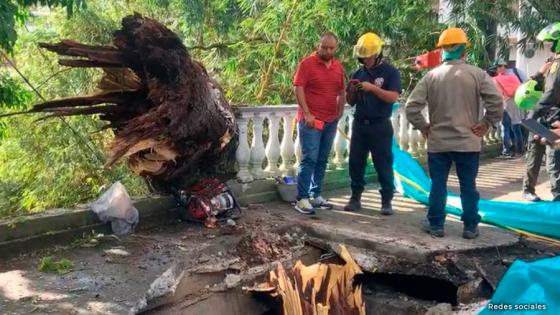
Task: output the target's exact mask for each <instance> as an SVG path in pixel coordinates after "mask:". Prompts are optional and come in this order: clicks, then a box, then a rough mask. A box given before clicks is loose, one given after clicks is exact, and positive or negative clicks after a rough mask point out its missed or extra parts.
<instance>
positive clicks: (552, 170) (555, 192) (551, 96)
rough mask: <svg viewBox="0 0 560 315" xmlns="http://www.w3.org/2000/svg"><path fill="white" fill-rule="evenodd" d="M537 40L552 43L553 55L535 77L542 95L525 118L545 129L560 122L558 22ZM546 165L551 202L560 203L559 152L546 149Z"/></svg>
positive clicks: (542, 32)
mask: <svg viewBox="0 0 560 315" xmlns="http://www.w3.org/2000/svg"><path fill="white" fill-rule="evenodd" d="M537 39H538V40H540V41H548V42H552V47H551V51H552V52H553V53H554V54H555V55H554V57H553V60H552V62H551V63H550V65H549V67H547V71H546V72H544V73H540V72H539V74H537V76H536V77H535V80H537V81H542V80H544V94H543V96H542V97H541V98H540V100H539V102H538V103H537V105H536V106H535V108H534V110H532V111H531V112H530V113H529V116H528V117H527V118H529V119H534V120H544V121H545V122H546V123H545V124H546V125H547V126H546V127H554V126H555V125H557V124H554V122H556V121H558V120H560V22H557V23H553V24H550V25H549V26H547V27H545V28H544V29H543V30H541V31H540V32H539V34H538V35H537ZM541 136H542V134H541ZM549 140H551V141H552V139H549ZM545 141H546V140H545ZM549 144H550V143H549ZM546 164H547V165H546V169H547V172H548V176H549V178H550V186H551V192H552V196H553V201H560V151H558V150H554V148H552V147H550V146H549V147H547V148H546Z"/></svg>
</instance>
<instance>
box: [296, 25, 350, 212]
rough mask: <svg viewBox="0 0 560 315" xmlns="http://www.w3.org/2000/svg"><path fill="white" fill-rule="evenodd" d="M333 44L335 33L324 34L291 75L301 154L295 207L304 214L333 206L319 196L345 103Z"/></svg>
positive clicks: (342, 77) (339, 65)
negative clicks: (313, 50) (295, 100)
mask: <svg viewBox="0 0 560 315" xmlns="http://www.w3.org/2000/svg"><path fill="white" fill-rule="evenodd" d="M336 45H337V38H336V36H335V35H334V34H333V33H331V32H326V33H324V34H323V35H322V36H321V40H320V43H319V47H318V49H317V51H316V52H315V53H314V54H312V55H311V56H309V57H307V58H305V59H303V60H302V61H301V62H300V63H299V65H298V68H297V70H296V73H295V75H294V82H293V84H294V91H295V95H296V99H297V102H298V116H297V120H298V132H299V144H300V147H301V151H302V155H303V157H302V161H301V163H300V165H299V170H298V178H297V189H298V196H297V202H296V205H295V209H296V211H298V212H300V213H303V214H314V213H315V210H314V209H315V208H323V209H331V208H332V205H331V204H330V203H329V202H328V201H327V200H325V199H324V198H323V197H322V196H321V188H322V187H321V186H322V183H323V177H324V176H325V170H326V168H327V160H328V158H329V154H330V152H331V148H332V144H333V142H334V137H335V135H336V128H337V125H338V119H340V117H341V116H342V114H343V111H344V105H345V103H346V92H345V90H344V68H343V67H342V65H341V64H340V62H338V60H336V59H335V58H334V53H335V52H336ZM311 197H312V198H313V199H310V198H311Z"/></svg>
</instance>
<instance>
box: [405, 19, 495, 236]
mask: <svg viewBox="0 0 560 315" xmlns="http://www.w3.org/2000/svg"><path fill="white" fill-rule="evenodd" d="M468 43H469V41H468V39H467V35H466V34H465V32H464V31H463V30H462V29H460V28H455V27H452V28H448V29H447V30H445V31H443V32H442V33H441V35H440V37H439V40H438V44H437V47H438V48H442V49H443V63H442V64H441V65H440V66H438V67H437V68H435V69H433V70H431V71H430V72H429V73H428V74H426V75H425V76H424V77H423V78H422V79H421V80H420V82H418V84H417V85H416V87H415V88H414V90H413V91H412V93H411V94H410V96H409V98H408V101H407V103H406V117H407V118H408V121H409V122H410V123H411V124H412V125H413V126H414V127H415V128H416V129H418V130H420V131H421V132H422V135H423V136H424V137H425V138H427V140H428V167H429V171H430V177H431V179H432V187H431V190H430V197H429V209H428V215H427V220H426V222H425V226H424V230H425V231H426V232H427V233H429V234H431V235H433V236H436V237H443V236H444V224H445V217H446V215H445V206H446V203H447V178H448V176H449V171H450V169H451V165H452V164H453V163H455V167H456V170H457V177H459V184H460V191H461V205H462V210H463V214H462V215H461V220H462V221H463V226H464V229H463V238H466V239H474V238H476V237H478V235H479V230H478V224H479V222H480V215H479V214H478V201H479V199H480V195H479V193H478V191H477V190H476V177H477V175H478V166H479V158H480V150H481V148H482V139H481V138H482V137H483V136H484V135H485V134H486V132H487V131H488V129H489V128H490V127H491V126H493V125H494V124H495V123H497V122H499V121H500V120H501V119H502V113H503V110H504V107H503V100H502V95H501V94H500V93H499V92H498V90H497V89H496V85H495V84H494V82H493V81H492V79H491V78H490V76H489V75H488V74H487V73H486V72H485V71H484V70H482V69H480V68H477V67H475V66H472V65H469V64H466V63H465V61H464V60H465V56H466V48H467V45H468ZM426 106H428V115H429V122H428V121H426V118H425V117H424V115H423V113H422V110H423V109H424V108H425V107H426ZM483 106H484V109H485V110H484V116H483V117H482V119H480V117H481V116H482V112H483V108H482V107H483Z"/></svg>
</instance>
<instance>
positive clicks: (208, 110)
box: [26, 14, 238, 192]
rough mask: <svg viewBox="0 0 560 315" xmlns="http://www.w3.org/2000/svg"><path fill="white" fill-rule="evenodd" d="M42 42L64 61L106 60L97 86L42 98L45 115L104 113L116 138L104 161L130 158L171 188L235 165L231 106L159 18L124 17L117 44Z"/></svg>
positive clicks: (160, 186) (81, 64) (38, 108)
mask: <svg viewBox="0 0 560 315" xmlns="http://www.w3.org/2000/svg"><path fill="white" fill-rule="evenodd" d="M40 46H41V47H42V48H45V49H47V50H50V51H52V52H55V53H57V54H58V55H60V56H64V57H67V58H64V59H60V60H59V63H60V64H61V65H65V66H69V67H74V68H92V67H94V68H101V69H102V70H103V72H104V75H103V77H102V79H101V80H100V81H99V82H98V84H97V87H98V89H99V91H98V93H96V94H95V95H91V96H77V97H71V98H64V99H59V100H53V101H47V102H44V103H40V104H37V105H35V106H33V108H32V109H31V110H29V111H27V112H26V113H37V112H39V113H47V115H46V116H44V117H42V118H41V119H46V118H50V117H63V116H74V115H100V118H101V119H102V120H105V121H107V122H108V124H107V125H106V126H105V127H104V129H105V128H110V129H112V130H113V132H114V135H115V139H114V141H113V143H112V144H111V145H110V147H109V148H108V150H107V160H106V163H105V165H106V166H107V167H110V166H111V165H113V164H114V163H116V162H117V161H119V160H120V159H123V158H126V159H127V160H128V166H129V167H130V169H131V170H132V171H133V172H134V173H136V174H138V175H141V176H144V177H146V178H147V179H149V182H150V183H151V184H152V188H154V189H155V190H157V191H164V192H168V191H169V190H170V188H171V187H175V188H183V187H185V186H188V185H189V184H191V183H193V182H196V181H197V180H198V179H199V178H201V177H218V178H220V179H222V180H225V179H227V178H230V177H231V176H232V175H233V174H234V172H235V169H234V168H235V149H236V147H237V136H238V131H237V125H236V123H235V119H234V115H233V112H232V108H231V107H230V105H229V104H228V102H227V101H226V100H225V98H224V97H223V93H222V90H221V88H220V87H219V85H218V84H217V83H216V82H215V81H214V80H212V79H211V78H210V77H209V75H208V73H207V72H206V70H205V68H204V66H203V65H202V64H201V63H199V62H197V61H195V60H193V59H192V58H191V56H190V55H189V52H188V51H187V49H186V47H185V46H184V45H183V43H182V42H181V40H180V39H179V37H178V36H177V35H176V34H174V33H173V32H172V31H171V30H169V29H168V28H166V27H165V26H163V25H162V24H160V23H159V22H157V21H156V20H153V19H150V18H146V17H143V16H141V15H139V14H134V15H130V16H127V17H125V18H123V20H122V28H121V29H120V30H118V31H116V32H115V33H114V34H113V45H112V46H93V45H84V44H81V43H77V42H74V41H71V40H63V41H61V42H59V43H56V44H47V43H41V44H40Z"/></svg>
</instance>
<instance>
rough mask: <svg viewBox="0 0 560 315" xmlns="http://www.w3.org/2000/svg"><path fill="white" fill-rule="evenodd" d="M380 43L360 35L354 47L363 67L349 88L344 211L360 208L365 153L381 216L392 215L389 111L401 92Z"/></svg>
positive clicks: (393, 70) (398, 80) (376, 37)
mask: <svg viewBox="0 0 560 315" xmlns="http://www.w3.org/2000/svg"><path fill="white" fill-rule="evenodd" d="M382 47H383V41H382V40H381V38H379V36H377V35H376V34H374V33H366V34H364V35H362V36H361V37H360V38H359V40H358V43H357V44H356V46H354V57H357V58H358V60H359V61H360V63H361V64H362V65H363V66H362V67H360V68H359V69H358V70H357V71H356V72H355V73H354V74H353V75H352V80H351V81H350V83H349V86H348V94H347V101H348V103H349V104H350V105H353V106H354V105H355V106H356V111H355V113H354V122H353V125H352V139H351V140H350V161H349V164H350V165H349V168H350V179H351V180H352V183H351V188H352V196H351V198H350V201H349V202H348V204H347V205H346V206H345V207H344V210H346V211H356V210H359V209H360V208H361V202H360V200H361V197H362V192H363V191H364V186H365V185H366V182H365V179H364V175H365V170H366V165H367V158H368V154H370V153H371V157H372V160H373V165H374V167H375V170H376V172H377V176H378V178H379V183H380V184H381V190H380V193H381V214H383V215H391V214H393V209H392V207H391V200H392V199H393V193H394V190H395V185H394V181H393V152H392V150H391V146H392V141H393V126H392V125H391V120H390V118H391V109H392V106H393V103H395V102H396V101H397V100H398V98H399V96H400V93H401V79H400V74H399V71H398V70H397V69H396V68H395V67H393V66H392V65H390V64H389V63H387V62H386V61H385V60H383V57H382V52H381V51H382Z"/></svg>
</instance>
